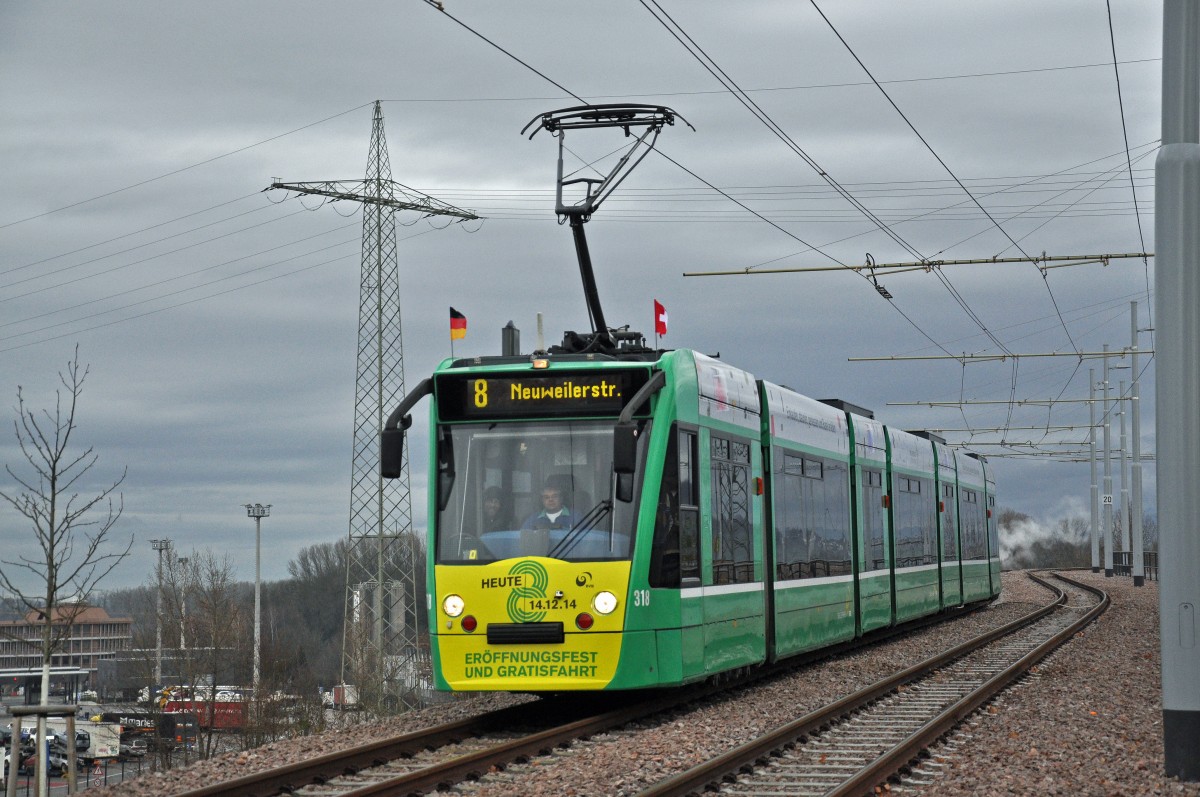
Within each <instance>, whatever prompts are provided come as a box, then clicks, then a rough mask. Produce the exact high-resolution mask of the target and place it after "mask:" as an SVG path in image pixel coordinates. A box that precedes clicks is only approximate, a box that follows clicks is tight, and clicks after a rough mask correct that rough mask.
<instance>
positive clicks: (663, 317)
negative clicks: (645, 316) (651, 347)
mask: <svg viewBox="0 0 1200 797" xmlns="http://www.w3.org/2000/svg"><path fill="white" fill-rule="evenodd" d="M654 334H655V335H665V334H667V308H665V307H663V306H662V305H661V304H659V301H658V299H655V300H654Z"/></svg>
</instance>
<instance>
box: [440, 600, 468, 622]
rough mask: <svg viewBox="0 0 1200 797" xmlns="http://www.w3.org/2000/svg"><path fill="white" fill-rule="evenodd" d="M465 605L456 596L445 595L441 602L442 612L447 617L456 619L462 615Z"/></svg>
mask: <svg viewBox="0 0 1200 797" xmlns="http://www.w3.org/2000/svg"><path fill="white" fill-rule="evenodd" d="M465 606H466V603H465V602H464V601H463V599H462V598H461V597H460V596H458V595H447V596H446V597H445V598H444V599H443V600H442V611H444V612H445V613H446V615H447V616H449V617H458V616H459V615H460V614H462V613H463V608H464V607H465Z"/></svg>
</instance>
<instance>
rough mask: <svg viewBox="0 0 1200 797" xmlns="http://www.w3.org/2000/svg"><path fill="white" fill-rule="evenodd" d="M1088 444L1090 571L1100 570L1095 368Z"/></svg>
mask: <svg viewBox="0 0 1200 797" xmlns="http://www.w3.org/2000/svg"><path fill="white" fill-rule="evenodd" d="M1088 398H1089V399H1090V401H1088V414H1089V417H1090V421H1089V426H1088V430H1089V431H1088V446H1089V448H1090V449H1091V454H1092V456H1091V463H1092V572H1093V573H1099V572H1100V484H1099V482H1097V481H1096V369H1095V368H1089V369H1088Z"/></svg>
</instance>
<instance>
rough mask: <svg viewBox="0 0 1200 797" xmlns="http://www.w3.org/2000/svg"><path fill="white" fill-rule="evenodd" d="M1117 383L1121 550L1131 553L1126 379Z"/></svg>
mask: <svg viewBox="0 0 1200 797" xmlns="http://www.w3.org/2000/svg"><path fill="white" fill-rule="evenodd" d="M1117 385H1118V387H1117V401H1118V402H1120V403H1119V404H1118V405H1117V406H1119V407H1120V408H1121V436H1120V441H1121V442H1120V444H1119V445H1120V448H1121V550H1122V551H1125V552H1126V553H1129V552H1130V551H1132V550H1133V548H1132V547H1131V546H1130V544H1129V528H1130V519H1131V513H1130V511H1129V438H1128V437H1126V435H1125V404H1126V402H1125V380H1124V379H1122V380H1121V381H1120V382H1118V383H1117ZM1130 564H1132V562H1131V563H1130ZM1131 572H1132V571H1131Z"/></svg>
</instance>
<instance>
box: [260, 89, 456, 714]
mask: <svg viewBox="0 0 1200 797" xmlns="http://www.w3.org/2000/svg"><path fill="white" fill-rule="evenodd" d="M271 188H272V189H284V190H287V191H294V192H296V193H301V194H314V195H317V196H324V197H330V198H331V199H333V200H335V201H338V200H349V201H352V202H361V203H362V206H363V228H362V229H363V233H362V269H361V272H360V282H359V309H358V368H357V372H356V373H357V381H356V386H355V393H354V454H353V461H352V465H351V483H350V536H349V545H348V546H347V551H346V624H345V631H344V635H343V639H342V682H343V683H352V684H354V685H355V686H356V687H357V690H358V700H359V702H360V703H361V704H362V705H363V706H364V707H365V708H369V709H374V710H380V709H384V708H387V709H394V708H398V707H401V706H405V707H410V708H411V707H413V706H415V705H417V704H418V702H419V700H418V695H417V693H416V686H417V683H418V677H417V672H418V664H419V656H418V650H419V647H418V633H417V614H418V612H419V611H420V609H421V607H422V606H423V605H424V601H422V600H419V599H418V598H419V594H420V593H418V591H417V575H418V573H423V572H424V556H423V552H424V545H423V542H422V540H420V539H419V538H418V537H417V536H416V535H415V534H414V533H413V528H412V502H411V497H410V494H409V469H408V452H407V451H405V458H404V461H403V475H402V476H401V478H398V479H388V480H384V479H382V478H381V477H380V475H379V433H380V430H382V429H383V424H384V421H385V420H386V419H387V412H388V411H389V410H390V408H391V407H393V406H394V405H395V404H396V403H397V402H399V401H400V399H401V398H403V396H404V346H403V342H402V338H401V334H400V280H399V268H398V266H397V261H396V222H395V217H394V213H395V212H396V211H399V210H413V211H417V212H419V213H423V214H425V215H426V216H451V217H457V218H458V219H463V220H465V219H476V218H478V217H477V216H476V215H475V214H473V213H470V212H468V211H465V210H461V209H459V208H456V207H454V206H452V205H448V204H446V203H444V202H440V201H438V200H436V199H433V198H432V197H429V196H426V195H424V194H420V193H418V192H416V191H413V190H412V189H410V188H408V187H406V186H404V185H401V184H400V183H397V182H395V181H394V180H392V167H391V163H390V160H389V158H388V150H387V142H386V140H385V139H384V134H383V110H382V108H381V106H380V103H379V102H378V101H376V102H375V116H374V120H373V122H372V125H371V149H370V154H369V155H368V158H367V175H366V179H365V180H361V181H359V180H339V181H332V182H315V183H280V182H276V183H272V184H271Z"/></svg>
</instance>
